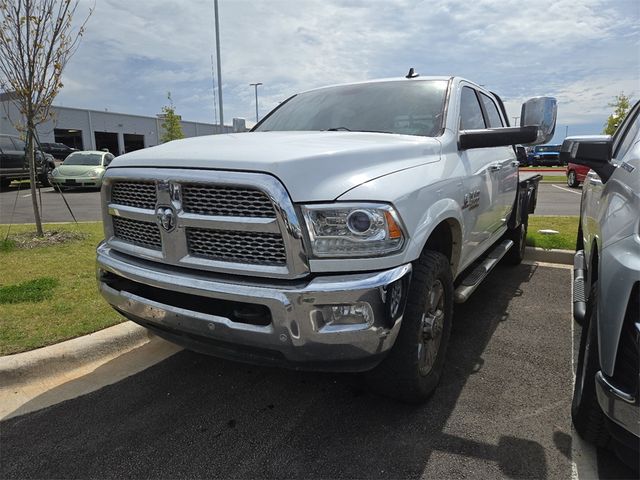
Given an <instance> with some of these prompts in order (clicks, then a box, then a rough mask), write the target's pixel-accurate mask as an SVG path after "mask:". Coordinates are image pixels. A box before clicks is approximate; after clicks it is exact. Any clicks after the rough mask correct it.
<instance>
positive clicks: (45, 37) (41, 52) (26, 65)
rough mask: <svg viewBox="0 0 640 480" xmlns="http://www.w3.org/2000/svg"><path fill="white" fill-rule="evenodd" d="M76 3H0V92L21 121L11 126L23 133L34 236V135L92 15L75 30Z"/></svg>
mask: <svg viewBox="0 0 640 480" xmlns="http://www.w3.org/2000/svg"><path fill="white" fill-rule="evenodd" d="M77 6H78V0H0V88H2V90H4V91H5V92H11V94H12V95H11V96H10V98H11V99H12V101H13V102H14V103H15V105H16V106H17V107H18V110H19V111H20V113H21V115H22V117H23V118H21V119H19V120H16V121H15V123H14V126H15V127H16V129H17V130H18V131H21V132H23V133H24V136H25V140H26V144H27V150H26V158H27V163H28V165H29V179H30V181H31V200H32V203H33V214H34V217H35V222H36V230H37V234H38V236H43V232H42V222H41V220H40V211H39V209H38V201H37V197H36V165H35V158H34V135H35V129H36V126H37V125H39V124H41V123H42V122H45V121H46V120H48V119H49V118H50V117H51V112H50V110H51V104H52V102H53V99H54V98H55V97H56V95H57V94H58V92H59V91H60V89H61V88H62V80H61V78H62V71H63V70H64V68H65V66H66V64H67V62H68V61H69V59H70V58H71V56H72V55H73V54H74V52H75V51H76V49H77V48H78V45H79V44H80V39H81V37H82V35H83V33H84V27H85V25H86V23H87V20H88V19H89V17H90V16H91V13H92V10H89V14H88V15H87V17H86V18H85V20H84V22H82V23H81V24H80V26H79V28H78V29H77V30H74V29H72V19H73V16H74V14H75V11H76V7H77Z"/></svg>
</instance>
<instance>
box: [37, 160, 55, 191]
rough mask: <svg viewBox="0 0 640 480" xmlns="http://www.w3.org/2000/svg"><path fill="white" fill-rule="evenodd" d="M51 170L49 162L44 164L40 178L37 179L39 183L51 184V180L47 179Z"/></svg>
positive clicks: (47, 185)
mask: <svg viewBox="0 0 640 480" xmlns="http://www.w3.org/2000/svg"><path fill="white" fill-rule="evenodd" d="M52 171H53V168H51V165H50V164H49V163H47V164H45V166H44V171H43V172H42V174H41V175H40V179H39V180H40V185H42V186H43V187H50V186H51V182H50V181H49V175H51V172H52Z"/></svg>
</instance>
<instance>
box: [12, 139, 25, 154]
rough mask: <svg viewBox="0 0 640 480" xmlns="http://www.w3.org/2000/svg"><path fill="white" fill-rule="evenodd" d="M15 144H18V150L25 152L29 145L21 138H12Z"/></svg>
mask: <svg viewBox="0 0 640 480" xmlns="http://www.w3.org/2000/svg"><path fill="white" fill-rule="evenodd" d="M11 140H13V144H14V145H15V146H16V150H18V151H19V152H24V151H25V150H26V149H27V145H26V144H25V143H24V142H23V141H22V140H20V139H19V138H12V139H11Z"/></svg>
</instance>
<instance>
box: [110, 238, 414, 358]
mask: <svg viewBox="0 0 640 480" xmlns="http://www.w3.org/2000/svg"><path fill="white" fill-rule="evenodd" d="M97 269H98V271H97V273H98V284H99V289H100V292H101V294H102V295H103V296H104V298H105V299H106V300H107V301H108V302H109V303H110V304H111V305H112V306H113V307H114V308H115V309H116V310H118V311H119V312H120V313H122V314H123V315H124V316H125V317H127V318H129V319H130V320H133V321H134V322H137V323H139V324H141V325H143V326H145V327H147V328H149V329H150V330H152V331H153V332H155V333H157V334H158V335H159V336H161V337H164V338H166V339H168V340H170V341H172V342H174V343H177V344H179V345H182V346H184V347H186V348H189V349H191V350H196V351H200V352H203V353H208V354H213V355H216V356H220V357H224V358H230V359H234V360H240V361H247V362H251V363H260V364H277V365H282V366H287V367H292V368H296V369H309V370H326V371H364V370H368V369H371V368H373V367H374V366H375V365H377V364H378V363H379V362H380V361H381V360H382V358H384V355H385V354H386V353H387V352H388V351H389V349H390V348H391V347H392V346H393V344H394V342H395V339H396V337H397V335H398V331H399V329H400V324H401V322H402V314H403V312H404V306H405V303H406V292H407V291H408V287H409V281H410V277H411V264H406V265H402V266H399V267H396V268H393V269H390V270H385V271H379V272H373V273H359V274H352V275H330V276H318V277H315V278H312V279H310V280H295V281H284V280H265V279H256V278H245V277H238V276H231V275H215V274H212V273H211V272H200V271H196V270H192V269H186V268H179V267H171V266H167V265H164V264H160V263H157V262H151V261H147V260H141V259H138V258H135V257H132V256H129V255H125V254H122V253H119V252H116V251H114V250H113V249H112V248H110V247H108V246H107V245H105V244H100V245H99V246H98V249H97ZM396 282H398V283H396ZM392 284H394V285H398V284H400V285H401V286H402V295H401V298H400V305H399V308H391V305H392V297H394V296H392V295H390V294H389V295H388V293H389V292H390V286H391V285H392ZM133 292H135V293H133ZM393 300H394V301H395V302H396V306H397V302H398V298H397V296H395V297H394V299H393ZM352 304H358V305H362V304H367V305H369V307H370V310H369V311H370V312H371V313H372V315H371V316H370V317H369V318H370V319H369V321H368V322H366V323H356V324H347V325H336V324H331V323H328V322H325V319H326V316H324V317H323V311H324V312H326V308H327V306H329V308H330V306H332V305H352ZM252 307H255V308H257V309H263V310H264V311H267V310H266V309H268V315H266V318H267V320H268V321H267V322H263V321H262V320H264V319H261V321H259V322H248V323H247V322H245V321H244V320H241V321H238V319H237V318H236V317H234V315H235V313H234V314H233V315H231V314H228V313H219V312H225V311H226V312H230V311H233V312H236V311H237V309H245V310H246V309H247V308H249V309H250V308H252ZM265 307H266V308H265ZM212 309H213V311H214V313H211V312H212ZM323 309H324V310H323Z"/></svg>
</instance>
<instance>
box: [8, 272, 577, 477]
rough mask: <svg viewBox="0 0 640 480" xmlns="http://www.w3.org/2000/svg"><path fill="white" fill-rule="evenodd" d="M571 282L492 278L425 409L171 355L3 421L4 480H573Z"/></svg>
mask: <svg viewBox="0 0 640 480" xmlns="http://www.w3.org/2000/svg"><path fill="white" fill-rule="evenodd" d="M568 275H569V274H568V273H567V271H566V270H558V269H539V270H538V271H536V267H534V266H529V265H521V266H519V267H516V268H509V267H502V266H501V267H498V269H497V270H496V272H495V273H493V274H492V275H491V277H490V278H489V279H488V280H487V281H486V282H485V284H484V285H483V286H481V287H480V288H479V289H478V291H477V292H476V293H475V294H474V296H472V298H471V300H470V301H469V302H467V303H466V304H464V305H460V306H457V308H456V312H455V320H454V321H455V325H454V331H453V334H452V341H451V344H450V347H449V352H448V361H447V367H446V370H445V374H444V376H443V378H442V382H441V385H440V387H439V389H438V390H437V392H436V394H435V395H434V396H433V398H432V399H431V400H430V401H429V402H428V403H426V404H425V405H421V406H410V405H405V404H401V403H398V402H395V401H393V400H390V399H386V398H383V397H379V396H375V395H373V394H371V393H369V392H368V391H367V390H365V389H364V387H363V386H362V384H361V379H360V377H359V376H358V375H346V374H341V375H340V374H323V373H309V372H293V371H287V370H280V369H273V368H264V367H256V366H248V365H243V364H239V363H233V362H229V361H224V360H219V359H216V358H212V357H207V356H203V355H198V354H195V353H192V352H187V351H183V352H180V353H178V354H176V355H174V356H172V357H170V358H168V359H166V360H165V361H163V362H161V363H158V364H156V365H154V366H153V367H151V368H149V369H147V370H145V371H143V372H141V373H138V374H136V375H133V376H131V377H128V378H126V379H124V380H122V381H120V382H118V383H117V384H114V385H110V386H108V387H105V388H102V389H101V390H98V391H96V392H93V393H91V394H88V395H85V396H83V397H79V398H76V399H73V400H69V401H66V402H64V403H61V404H58V405H55V406H52V407H49V408H46V409H44V410H40V411H37V412H34V413H30V414H27V415H24V416H21V417H16V418H12V419H10V420H7V421H5V422H3V423H2V424H0V425H1V435H2V466H1V467H0V471H1V477H2V478H16V477H20V478H31V477H47V478H52V477H56V478H68V477H74V478H77V477H81V478H84V477H103V478H107V477H163V478H168V477H170V478H173V477H223V478H230V477H233V478H420V477H422V476H426V477H432V478H443V477H446V478H451V477H458V478H462V477H468V478H496V477H508V478H570V476H571V466H570V460H569V459H568V457H567V452H570V450H571V448H570V442H571V438H570V436H569V432H570V426H569V420H568V418H567V417H568V411H569V403H570V395H571V383H570V382H571V371H570V361H571V360H570V344H569V342H570V333H569V323H568V322H567V320H568V316H569V314H568V312H567V309H568V301H567V298H569V297H568V288H569V281H568ZM556 300H557V301H556ZM540 305H544V306H545V308H543V309H541V308H540ZM97 373H99V372H97ZM61 388H62V387H61ZM569 456H570V453H569Z"/></svg>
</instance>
